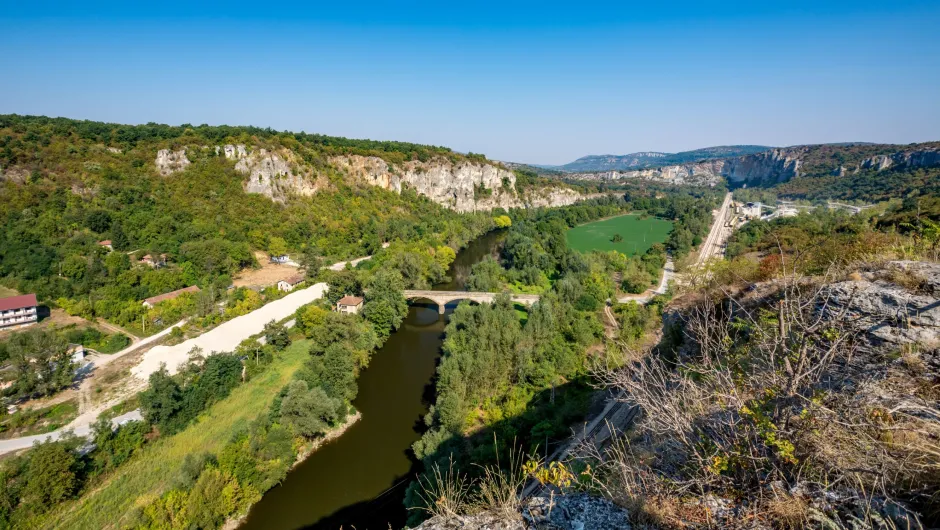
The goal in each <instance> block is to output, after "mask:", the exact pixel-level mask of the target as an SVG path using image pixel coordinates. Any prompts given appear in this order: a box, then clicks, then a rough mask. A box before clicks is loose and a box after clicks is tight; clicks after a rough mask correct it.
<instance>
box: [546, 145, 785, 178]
mask: <svg viewBox="0 0 940 530" xmlns="http://www.w3.org/2000/svg"><path fill="white" fill-rule="evenodd" d="M769 149H771V148H770V147H766V146H762V145H723V146H717V147H706V148H703V149H695V150H693V151H683V152H681V153H660V152H656V151H644V152H640V153H630V154H628V155H589V156H584V157H581V158H579V159H577V160H575V161H574V162H569V163H567V164H564V165H561V166H554V167H552V169H556V170H561V171H567V172H569V173H581V172H593V171H623V170H630V169H646V168H653V167H662V166H670V165H675V164H686V163H689V162H697V161H699V160H711V159H714V158H727V157H734V156H742V155H749V154H754V153H761V152H764V151H767V150H769Z"/></svg>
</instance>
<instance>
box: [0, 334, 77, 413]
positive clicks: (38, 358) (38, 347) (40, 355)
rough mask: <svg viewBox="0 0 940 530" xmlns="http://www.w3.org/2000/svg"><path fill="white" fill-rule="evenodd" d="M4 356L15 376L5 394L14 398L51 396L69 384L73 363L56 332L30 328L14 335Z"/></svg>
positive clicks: (65, 345)
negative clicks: (6, 355) (7, 393)
mask: <svg viewBox="0 0 940 530" xmlns="http://www.w3.org/2000/svg"><path fill="white" fill-rule="evenodd" d="M7 353H8V355H9V357H10V364H11V365H12V366H13V370H14V374H15V375H14V379H13V386H12V387H11V390H8V392H9V393H10V394H12V395H13V396H15V397H27V396H33V395H38V396H50V395H52V394H54V393H56V392H58V391H60V390H62V389H64V388H66V387H67V386H69V385H70V384H72V380H73V378H74V375H75V363H73V362H72V355H71V353H70V352H69V346H68V342H67V341H66V339H65V338H64V337H63V336H62V335H60V334H58V333H54V332H49V331H45V330H41V329H32V330H29V331H26V332H23V333H17V334H14V335H13V336H12V337H11V338H10V340H9V343H8V346H7Z"/></svg>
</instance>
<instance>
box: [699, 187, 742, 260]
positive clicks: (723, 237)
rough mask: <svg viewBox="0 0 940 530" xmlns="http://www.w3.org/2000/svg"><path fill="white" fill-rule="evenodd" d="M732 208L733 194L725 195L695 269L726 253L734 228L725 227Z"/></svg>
mask: <svg viewBox="0 0 940 530" xmlns="http://www.w3.org/2000/svg"><path fill="white" fill-rule="evenodd" d="M730 207H731V192H730V191H729V192H728V194H727V195H725V200H724V202H722V203H721V208H719V209H718V212H717V213H716V214H715V221H714V222H713V223H712V228H711V230H709V231H708V237H706V238H705V241H704V242H703V243H702V248H701V250H700V251H699V255H698V259H697V260H696V261H695V267H701V266H702V265H704V264H705V262H706V261H708V260H709V259H711V258H714V257H718V256H721V255H723V254H724V252H725V243H727V242H728V238H729V237H731V233H732V232H733V231H734V229H733V228H731V227H727V226H725V219H727V218H728V209H729V208H730Z"/></svg>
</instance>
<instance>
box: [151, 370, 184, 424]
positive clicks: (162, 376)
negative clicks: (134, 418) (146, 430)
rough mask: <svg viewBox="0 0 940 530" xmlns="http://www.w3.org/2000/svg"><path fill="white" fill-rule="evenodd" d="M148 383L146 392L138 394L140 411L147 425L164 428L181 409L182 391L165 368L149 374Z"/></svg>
mask: <svg viewBox="0 0 940 530" xmlns="http://www.w3.org/2000/svg"><path fill="white" fill-rule="evenodd" d="M149 382H150V386H149V387H148V388H147V390H144V391H143V392H141V393H140V409H141V412H143V416H144V419H145V420H147V423H150V424H151V425H157V426H160V427H164V426H166V425H168V424H169V423H170V420H171V419H172V418H173V416H174V415H176V413H177V412H179V410H180V409H181V408H182V407H183V403H182V401H183V394H182V390H181V389H180V386H179V384H178V383H177V382H176V380H175V379H173V378H172V377H171V376H170V374H169V373H168V372H167V371H166V367H165V366H161V367H160V370H158V371H156V372H154V373H152V374H150V379H149Z"/></svg>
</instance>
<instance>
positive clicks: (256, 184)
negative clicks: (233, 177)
mask: <svg viewBox="0 0 940 530" xmlns="http://www.w3.org/2000/svg"><path fill="white" fill-rule="evenodd" d="M224 151H225V158H228V159H230V160H238V162H236V163H235V171H238V172H239V173H242V174H245V175H247V176H248V180H247V181H246V182H245V191H246V192H248V193H260V194H261V195H264V196H266V197H270V198H271V199H272V200H275V201H278V202H284V201H285V200H286V199H287V197H289V196H291V195H300V196H309V195H313V194H314V193H316V192H317V190H318V189H319V186H318V185H317V184H316V178H315V176H314V174H313V173H312V172H310V171H307V170H305V169H304V168H303V166H302V165H301V164H299V163H297V160H296V157H295V156H294V153H293V152H291V151H289V150H287V149H283V150H281V151H279V152H273V151H268V150H267V149H258V150H256V151H252V152H251V153H248V150H247V149H246V148H245V146H244V145H234V146H233V145H226V146H225V147H224Z"/></svg>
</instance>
